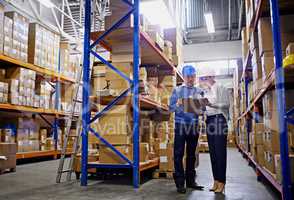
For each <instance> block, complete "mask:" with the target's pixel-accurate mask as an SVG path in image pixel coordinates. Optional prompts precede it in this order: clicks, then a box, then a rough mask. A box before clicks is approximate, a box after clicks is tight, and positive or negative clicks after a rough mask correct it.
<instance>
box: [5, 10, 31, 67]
mask: <svg viewBox="0 0 294 200" xmlns="http://www.w3.org/2000/svg"><path fill="white" fill-rule="evenodd" d="M5 16H6V17H9V18H10V19H12V22H13V23H12V55H10V56H12V57H13V58H16V59H19V60H22V61H24V62H27V59H28V29H29V20H28V19H27V18H26V17H24V16H22V15H21V14H19V13H17V12H14V11H13V12H5Z"/></svg>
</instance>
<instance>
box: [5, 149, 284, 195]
mask: <svg viewBox="0 0 294 200" xmlns="http://www.w3.org/2000/svg"><path fill="white" fill-rule="evenodd" d="M57 164H58V161H45V162H40V163H34V164H25V165H20V166H18V167H17V171H16V173H8V174H4V175H1V176H0V199H1V200H18V199H21V200H23V199H30V200H40V199H50V200H55V199H56V200H57V199H58V200H60V199H62V200H66V199H80V200H86V199H99V200H102V199H112V200H116V199H117V200H118V199H120V200H122V199H123V200H125V199H141V200H143V199H153V200H155V199H158V200H162V199H179V200H181V199H189V200H192V199H193V200H194V199H195V200H196V199H198V200H203V199H208V200H218V199H226V200H245V199H246V200H247V199H248V200H253V199H254V200H263V199H264V200H271V199H279V196H278V195H277V194H276V193H273V192H272V191H271V189H269V188H268V187H266V186H265V185H263V184H261V183H259V182H257V181H256V175H255V173H254V171H253V169H252V168H250V167H248V163H247V162H246V161H245V160H244V159H243V158H242V157H241V154H240V153H239V152H238V151H237V150H235V149H230V150H229V151H228V171H227V176H228V178H227V186H226V193H225V196H223V195H215V194H214V193H211V192H209V191H208V188H209V186H210V185H211V182H212V178H211V167H210V160H209V156H208V154H201V155H200V167H199V168H198V169H197V173H198V177H197V182H198V183H199V184H201V185H204V186H206V188H205V191H192V190H188V193H187V194H186V195H180V194H177V193H176V191H175V186H174V183H173V181H172V180H168V179H154V180H151V181H148V182H147V183H145V184H143V186H141V187H140V189H138V190H135V189H133V188H132V187H131V186H129V185H117V184H105V183H102V182H101V181H95V180H91V181H89V186H88V187H80V186H79V183H78V182H77V181H72V182H70V183H61V184H56V183H55V175H56V168H57Z"/></svg>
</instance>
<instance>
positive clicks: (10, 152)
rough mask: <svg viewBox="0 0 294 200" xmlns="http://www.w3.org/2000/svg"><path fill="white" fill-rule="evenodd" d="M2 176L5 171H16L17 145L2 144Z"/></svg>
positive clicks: (0, 164)
mask: <svg viewBox="0 0 294 200" xmlns="http://www.w3.org/2000/svg"><path fill="white" fill-rule="evenodd" d="M0 156H1V157H2V158H0V174H1V173H2V172H4V171H5V170H10V171H15V168H16V144H15V143H0Z"/></svg>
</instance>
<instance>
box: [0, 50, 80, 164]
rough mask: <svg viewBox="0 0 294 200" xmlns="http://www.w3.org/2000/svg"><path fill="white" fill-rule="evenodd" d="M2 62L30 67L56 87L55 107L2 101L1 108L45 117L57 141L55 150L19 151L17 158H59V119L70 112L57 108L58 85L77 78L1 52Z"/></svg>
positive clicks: (55, 141) (72, 81) (0, 60)
mask: <svg viewBox="0 0 294 200" xmlns="http://www.w3.org/2000/svg"><path fill="white" fill-rule="evenodd" d="M0 63H1V64H9V65H14V66H16V67H22V68H26V69H30V70H33V71H35V72H36V73H37V74H38V75H40V76H42V78H44V79H45V80H47V81H52V82H54V83H55V84H54V85H52V87H54V88H55V92H56V100H55V102H56V103H55V109H44V108H35V107H29V106H20V105H13V104H10V103H0V110H3V111H8V112H13V113H22V112H25V113H34V114H38V115H39V116H40V117H41V119H43V120H44V121H45V122H46V123H47V124H48V125H49V126H50V127H51V128H52V130H53V138H54V143H55V149H54V150H44V151H32V152H18V153H16V159H30V158H40V157H53V158H54V159H57V157H58V156H59V155H60V153H61V152H60V151H58V150H57V142H58V131H57V129H58V119H59V118H63V117H67V116H68V115H69V114H68V113H65V112H63V111H59V110H58V109H57V108H58V107H59V103H60V102H59V100H58V99H59V96H60V89H58V87H59V86H58V85H59V84H60V82H61V83H74V82H75V80H74V79H72V78H69V77H66V76H64V75H61V74H60V73H58V72H55V71H53V70H50V69H46V68H44V67H40V66H37V65H34V64H31V63H27V62H24V61H21V60H18V59H15V58H11V57H9V56H6V55H3V54H0ZM45 116H51V117H52V116H53V117H54V118H55V119H54V123H53V124H52V123H50V122H49V121H48V120H46V117H45Z"/></svg>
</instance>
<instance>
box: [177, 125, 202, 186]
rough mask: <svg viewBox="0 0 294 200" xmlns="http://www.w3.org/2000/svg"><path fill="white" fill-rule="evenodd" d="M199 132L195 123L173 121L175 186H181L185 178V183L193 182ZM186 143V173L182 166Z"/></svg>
mask: <svg viewBox="0 0 294 200" xmlns="http://www.w3.org/2000/svg"><path fill="white" fill-rule="evenodd" d="M198 138H199V134H198V132H197V124H181V123H175V140H174V168H175V173H174V180H175V183H176V186H177V187H183V186H184V185H185V180H186V183H187V184H193V183H195V176H196V171H195V161H196V156H195V152H196V147H197V143H198ZM185 145H186V173H185V171H184V167H183V158H184V153H185Z"/></svg>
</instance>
